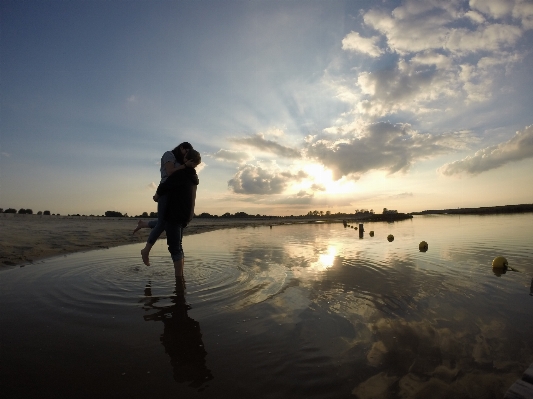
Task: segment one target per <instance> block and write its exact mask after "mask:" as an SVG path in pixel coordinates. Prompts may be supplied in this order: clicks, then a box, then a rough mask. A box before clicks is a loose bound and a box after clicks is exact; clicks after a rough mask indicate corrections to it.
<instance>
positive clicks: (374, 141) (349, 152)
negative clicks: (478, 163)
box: [306, 123, 469, 180]
mask: <svg viewBox="0 0 533 399" xmlns="http://www.w3.org/2000/svg"><path fill="white" fill-rule="evenodd" d="M468 140H469V139H468V137H466V135H465V133H464V132H451V133H442V134H433V135H431V134H421V133H418V132H417V131H415V130H413V129H412V128H411V126H410V125H409V124H394V125H393V124H391V123H376V124H371V125H368V126H366V128H365V130H364V131H362V132H352V137H351V138H350V137H348V136H343V137H342V138H341V139H338V140H335V139H334V138H333V139H331V138H319V137H317V136H315V137H314V138H313V139H312V140H311V141H309V142H308V143H307V150H306V153H307V156H308V157H309V158H313V159H315V160H318V161H319V162H321V163H322V164H323V165H324V166H326V167H327V168H329V169H331V170H332V172H333V179H335V180H339V179H340V178H342V177H343V176H348V177H350V178H352V179H359V178H360V177H361V176H362V175H363V174H364V173H366V172H368V171H371V170H385V171H387V172H388V173H389V174H393V173H396V172H406V171H408V170H409V168H410V167H411V166H412V165H413V164H414V163H415V162H417V161H420V160H423V159H428V158H431V157H434V156H436V155H439V154H443V153H447V152H451V151H454V150H456V149H458V148H462V147H464V145H465V143H466V142H467V141H468Z"/></svg>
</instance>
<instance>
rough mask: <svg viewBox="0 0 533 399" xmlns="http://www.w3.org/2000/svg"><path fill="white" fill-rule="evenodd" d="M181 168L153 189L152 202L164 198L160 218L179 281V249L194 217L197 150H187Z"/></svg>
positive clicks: (196, 184)
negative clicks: (163, 222) (185, 230)
mask: <svg viewBox="0 0 533 399" xmlns="http://www.w3.org/2000/svg"><path fill="white" fill-rule="evenodd" d="M184 162H185V165H191V167H185V169H181V170H178V171H176V172H175V173H173V174H172V175H171V176H169V177H168V178H167V179H166V180H165V181H164V182H163V183H161V184H159V187H158V188H157V192H156V195H155V196H154V197H155V199H158V197H159V198H160V197H161V196H165V195H166V196H167V205H166V210H165V214H164V216H163V218H164V221H165V230H166V232H167V244H168V251H169V252H170V255H171V257H172V261H173V262H174V272H175V275H176V279H183V265H184V254H183V247H182V238H183V229H184V228H185V227H186V226H187V225H188V224H189V222H190V221H191V220H192V218H193V217H194V205H195V202H196V188H197V186H198V184H199V180H198V175H197V174H196V170H195V169H194V168H196V167H197V166H198V165H199V164H200V163H201V162H202V158H201V156H200V153H199V152H198V151H195V150H193V149H190V150H189V151H188V152H187V154H185V156H184Z"/></svg>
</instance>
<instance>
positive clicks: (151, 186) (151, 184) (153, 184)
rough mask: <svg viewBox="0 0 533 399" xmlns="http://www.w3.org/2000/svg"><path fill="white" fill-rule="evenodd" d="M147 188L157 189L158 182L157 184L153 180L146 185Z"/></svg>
mask: <svg viewBox="0 0 533 399" xmlns="http://www.w3.org/2000/svg"><path fill="white" fill-rule="evenodd" d="M146 187H147V188H149V189H150V190H157V184H155V183H154V182H151V183H150V184H149V185H148V186H146Z"/></svg>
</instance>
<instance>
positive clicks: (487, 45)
mask: <svg viewBox="0 0 533 399" xmlns="http://www.w3.org/2000/svg"><path fill="white" fill-rule="evenodd" d="M507 3H511V2H508V1H507V0H505V1H503V0H502V1H492V2H487V1H486V0H482V1H479V2H478V1H471V4H473V5H474V6H473V8H477V11H481V12H485V13H488V14H489V15H491V16H492V17H493V18H500V17H503V16H505V15H508V14H511V13H512V12H513V10H514V9H515V8H516V10H517V11H516V15H517V16H520V19H521V21H522V24H523V25H524V26H529V23H530V17H529V15H530V13H531V15H532V16H533V10H530V7H529V6H528V5H526V4H527V3H525V2H521V1H519V2H516V5H515V6H509V5H506V4H507ZM487 4H492V5H487ZM509 7H511V8H509ZM513 7H514V8H513ZM500 8H501V10H500ZM477 11H476V10H468V11H466V12H464V11H462V4H461V3H460V2H457V1H451V2H449V1H446V2H444V1H441V2H436V1H425V0H424V1H413V0H410V1H407V2H406V3H405V4H404V5H402V6H400V7H397V8H395V9H394V10H393V11H392V13H387V12H385V11H384V10H374V9H372V10H369V11H368V12H366V13H365V14H364V16H363V20H364V23H365V24H366V25H367V26H369V27H371V28H373V29H375V30H377V31H378V32H379V33H381V34H382V35H384V36H385V37H386V38H387V44H388V46H389V48H390V49H391V50H392V51H393V52H396V53H398V54H400V55H407V54H409V53H416V52H420V51H426V50H440V49H445V50H447V51H450V52H451V53H452V54H464V53H473V52H480V51H495V50H499V49H502V48H504V47H506V46H510V45H513V44H515V43H516V41H517V40H518V38H519V37H520V36H521V34H522V31H521V29H520V27H518V26H514V25H509V24H506V23H496V22H491V23H486V21H485V23H483V21H484V20H485V19H484V17H483V15H481V14H480V13H479V12H477ZM513 15H514V14H513ZM522 15H525V16H524V17H522ZM462 18H468V19H469V20H473V21H475V22H476V26H475V27H474V29H469V28H468V27H466V26H459V25H458V22H459V21H460V20H461V19H462Z"/></svg>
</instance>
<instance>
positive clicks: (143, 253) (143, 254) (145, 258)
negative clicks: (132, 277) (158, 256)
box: [141, 248, 150, 266]
mask: <svg viewBox="0 0 533 399" xmlns="http://www.w3.org/2000/svg"><path fill="white" fill-rule="evenodd" d="M148 255H150V250H147V249H146V248H144V249H141V257H142V258H143V263H144V264H145V265H146V266H150V260H149V259H148Z"/></svg>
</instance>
